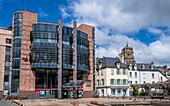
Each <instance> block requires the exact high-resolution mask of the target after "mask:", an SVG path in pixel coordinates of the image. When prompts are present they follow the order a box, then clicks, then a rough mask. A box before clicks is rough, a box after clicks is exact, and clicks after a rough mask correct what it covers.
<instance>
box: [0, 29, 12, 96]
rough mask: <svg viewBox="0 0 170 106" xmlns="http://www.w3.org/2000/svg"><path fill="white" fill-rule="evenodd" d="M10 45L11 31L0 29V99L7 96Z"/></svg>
mask: <svg viewBox="0 0 170 106" xmlns="http://www.w3.org/2000/svg"><path fill="white" fill-rule="evenodd" d="M11 44H12V31H11V30H10V29H0V98H2V97H3V95H7V93H8V90H9V74H10V71H9V70H10V51H11Z"/></svg>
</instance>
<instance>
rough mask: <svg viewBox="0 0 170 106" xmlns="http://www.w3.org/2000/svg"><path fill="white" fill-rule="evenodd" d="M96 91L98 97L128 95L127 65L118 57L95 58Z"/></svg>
mask: <svg viewBox="0 0 170 106" xmlns="http://www.w3.org/2000/svg"><path fill="white" fill-rule="evenodd" d="M96 91H97V94H98V95H99V96H100V97H106V96H115V97H117V96H129V86H128V67H127V66H126V65H125V64H123V63H121V61H120V60H119V58H110V57H103V58H99V59H98V60H97V68H96Z"/></svg>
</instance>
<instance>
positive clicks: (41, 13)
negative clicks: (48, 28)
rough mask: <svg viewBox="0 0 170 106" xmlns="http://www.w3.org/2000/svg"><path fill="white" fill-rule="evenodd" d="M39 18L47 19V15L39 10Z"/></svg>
mask: <svg viewBox="0 0 170 106" xmlns="http://www.w3.org/2000/svg"><path fill="white" fill-rule="evenodd" d="M39 11H40V12H39V16H40V17H48V16H49V15H48V14H47V13H45V12H44V11H43V10H42V9H41V8H39Z"/></svg>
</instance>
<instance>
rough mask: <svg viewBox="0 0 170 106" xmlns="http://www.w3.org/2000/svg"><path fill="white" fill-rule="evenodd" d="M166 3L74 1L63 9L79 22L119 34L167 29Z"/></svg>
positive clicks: (169, 0)
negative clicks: (157, 28) (165, 27)
mask: <svg viewBox="0 0 170 106" xmlns="http://www.w3.org/2000/svg"><path fill="white" fill-rule="evenodd" d="M169 4H170V0H164V2H162V1H161V0H149V1H148V0H128V1H127V0H78V1H76V2H72V3H69V6H67V7H65V9H67V11H70V10H72V13H73V16H74V17H76V18H78V19H79V20H86V21H88V22H93V23H95V24H96V25H104V26H107V28H110V29H115V30H118V31H121V32H127V31H128V32H129V31H137V30H139V29H140V28H145V27H148V26H151V25H153V26H160V25H164V26H170V20H169V19H170V14H169V9H170V6H169Z"/></svg>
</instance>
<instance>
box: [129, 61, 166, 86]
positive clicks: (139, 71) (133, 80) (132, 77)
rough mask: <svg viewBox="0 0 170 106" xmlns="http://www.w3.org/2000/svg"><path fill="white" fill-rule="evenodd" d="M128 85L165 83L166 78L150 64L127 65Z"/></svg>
mask: <svg viewBox="0 0 170 106" xmlns="http://www.w3.org/2000/svg"><path fill="white" fill-rule="evenodd" d="M128 76H129V84H145V83H150V84H152V83H157V82H164V81H167V80H168V78H167V77H166V76H165V75H164V74H162V73H161V72H160V70H159V69H158V68H157V67H155V66H154V64H153V63H151V64H146V63H145V64H144V63H136V64H133V65H132V64H130V65H129V71H128Z"/></svg>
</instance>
